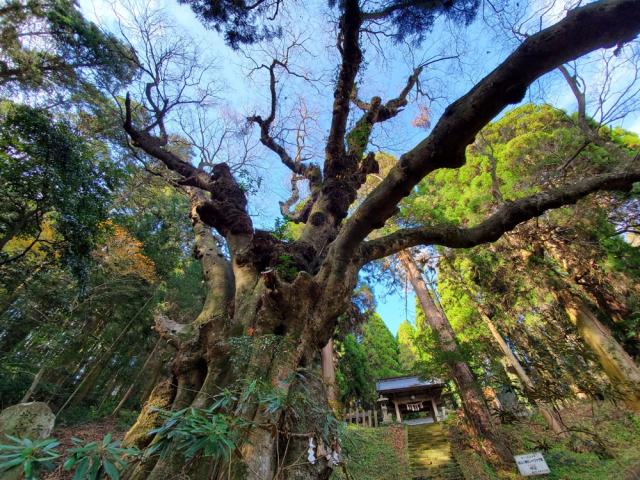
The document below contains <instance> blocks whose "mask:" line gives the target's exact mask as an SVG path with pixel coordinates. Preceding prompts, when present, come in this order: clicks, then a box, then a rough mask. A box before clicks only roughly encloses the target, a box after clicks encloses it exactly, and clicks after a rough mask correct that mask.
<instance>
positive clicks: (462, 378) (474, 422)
mask: <svg viewBox="0 0 640 480" xmlns="http://www.w3.org/2000/svg"><path fill="white" fill-rule="evenodd" d="M398 257H399V258H400V262H401V263H402V266H403V268H404V270H405V272H406V273H407V277H408V278H409V281H410V282H411V286H412V287H413V290H414V291H415V293H416V296H417V297H418V301H419V302H420V306H421V307H422V310H423V311H424V314H425V319H426V321H427V323H428V324H429V326H430V327H431V328H432V329H433V330H434V331H435V332H436V335H437V336H438V340H439V345H440V347H441V348H442V349H443V350H444V351H446V352H450V353H451V354H452V355H451V356H450V360H449V361H448V365H447V366H448V369H449V372H450V374H451V378H452V379H453V381H454V382H455V384H456V387H457V388H458V392H459V393H460V398H461V399H462V405H463V408H464V410H465V413H466V416H467V418H468V419H469V422H470V424H471V426H472V427H473V428H474V430H475V431H476V433H477V434H478V435H479V436H480V437H481V438H484V439H486V440H487V441H489V442H490V443H491V445H492V447H493V449H494V451H495V453H496V454H497V455H498V456H499V457H500V459H501V460H502V461H504V462H512V461H513V460H512V457H511V454H510V452H509V450H508V449H507V447H506V445H505V444H504V442H503V441H502V440H501V438H500V435H499V434H498V431H497V429H496V425H495V423H494V419H493V418H492V416H491V412H490V411H489V408H488V406H487V403H486V401H485V399H484V397H483V396H482V393H481V391H480V388H479V386H478V383H477V381H476V379H475V377H474V375H473V372H472V371H471V368H469V365H468V364H467V363H466V362H464V361H463V360H461V354H460V351H459V348H458V343H457V341H456V338H455V333H454V331H453V328H452V327H451V324H450V323H449V321H448V319H447V318H446V317H445V315H444V313H443V312H442V310H441V309H439V308H438V306H437V305H436V303H435V301H434V300H433V298H432V296H431V293H430V292H429V290H428V288H427V285H426V283H425V281H424V279H423V278H422V274H421V272H420V269H419V268H418V265H417V264H416V262H415V260H414V259H413V257H412V256H411V255H410V254H409V253H408V252H406V251H403V252H400V253H399V254H398Z"/></svg>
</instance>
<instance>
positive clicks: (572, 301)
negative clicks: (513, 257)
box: [553, 283, 640, 411]
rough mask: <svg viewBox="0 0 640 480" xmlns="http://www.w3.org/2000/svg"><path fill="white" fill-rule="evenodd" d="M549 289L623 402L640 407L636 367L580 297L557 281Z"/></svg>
mask: <svg viewBox="0 0 640 480" xmlns="http://www.w3.org/2000/svg"><path fill="white" fill-rule="evenodd" d="M553 293H554V295H555V296H556V298H557V299H558V301H559V302H560V303H561V305H562V306H563V307H564V309H565V311H566V312H567V316H568V317H569V319H570V320H571V323H573V325H574V326H575V327H576V330H577V331H578V334H579V335H580V337H581V338H582V340H583V341H584V342H585V343H586V344H587V345H588V346H589V348H590V349H591V351H592V352H593V353H594V354H595V356H596V358H597V359H598V362H599V363H600V366H601V367H602V369H603V370H604V372H605V373H606V374H607V376H608V377H609V380H610V381H611V383H612V384H613V386H614V387H615V388H616V389H617V391H618V392H619V394H620V396H621V398H622V399H623V400H624V402H625V404H626V405H627V406H628V407H629V408H631V409H633V410H635V411H640V368H638V366H637V365H636V364H635V362H634V361H633V359H632V358H631V356H630V355H629V354H628V353H627V352H626V351H625V350H624V348H622V346H621V345H620V343H618V341H617V340H616V339H615V337H614V336H613V334H612V333H611V331H610V330H609V329H608V328H607V327H606V326H605V325H603V324H602V322H600V320H598V317H597V316H596V315H595V314H594V313H593V312H592V311H591V309H590V308H589V306H588V305H587V303H586V302H585V301H584V300H582V299H581V298H580V297H579V296H578V295H576V294H574V293H573V292H571V291H570V290H569V289H568V288H567V286H566V285H564V286H563V285H560V284H558V283H556V284H555V288H553Z"/></svg>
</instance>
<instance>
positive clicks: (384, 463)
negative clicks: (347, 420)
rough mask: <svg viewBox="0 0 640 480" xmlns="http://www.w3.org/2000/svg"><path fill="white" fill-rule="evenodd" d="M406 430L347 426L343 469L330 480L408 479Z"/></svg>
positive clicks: (343, 444)
mask: <svg viewBox="0 0 640 480" xmlns="http://www.w3.org/2000/svg"><path fill="white" fill-rule="evenodd" d="M406 435H407V433H406V429H404V428H402V427H380V428H364V427H357V426H349V428H348V429H347V430H346V433H345V436H344V439H343V441H342V448H343V453H344V455H345V465H344V467H345V470H346V472H347V473H346V474H345V472H344V471H339V470H336V471H335V472H334V475H333V476H332V477H331V478H332V479H333V480H343V479H345V480H346V479H357V480H386V479H390V478H392V479H408V478H411V475H410V472H409V460H408V456H407V440H406Z"/></svg>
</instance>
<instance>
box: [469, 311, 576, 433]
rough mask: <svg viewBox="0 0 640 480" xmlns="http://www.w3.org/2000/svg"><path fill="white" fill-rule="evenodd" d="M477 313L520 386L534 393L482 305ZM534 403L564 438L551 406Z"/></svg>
mask: <svg viewBox="0 0 640 480" xmlns="http://www.w3.org/2000/svg"><path fill="white" fill-rule="evenodd" d="M478 311H479V313H480V316H481V317H482V319H483V320H484V323H485V325H486V326H487V328H488V329H489V332H491V336H492V337H493V339H494V340H495V342H496V343H497V344H498V346H499V347H500V350H501V351H502V353H503V354H504V356H505V358H506V360H507V362H508V363H509V365H510V366H511V367H512V368H513V369H514V370H515V372H516V375H517V377H518V379H519V380H520V383H522V386H523V387H524V389H525V391H528V392H535V390H536V387H535V384H534V383H533V380H531V377H529V375H528V374H527V372H526V371H525V370H524V368H523V367H522V364H521V363H520V361H519V360H518V358H517V357H516V356H515V355H514V353H513V351H512V350H511V348H509V345H507V342H505V341H504V338H503V337H502V335H501V334H500V332H499V331H498V328H497V327H496V325H495V323H493V320H492V319H491V317H490V316H489V315H488V314H487V313H486V312H485V310H484V307H483V306H482V305H478ZM536 403H538V410H539V411H540V414H541V415H542V416H543V417H544V419H545V421H546V422H547V425H548V426H549V428H550V429H551V431H552V432H553V433H555V434H556V435H560V436H564V435H565V434H566V429H565V428H564V427H563V426H562V420H561V419H560V416H559V415H558V413H557V412H556V411H555V409H554V408H553V406H552V405H548V404H546V403H545V402H536Z"/></svg>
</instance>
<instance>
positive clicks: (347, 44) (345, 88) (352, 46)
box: [324, 0, 362, 177]
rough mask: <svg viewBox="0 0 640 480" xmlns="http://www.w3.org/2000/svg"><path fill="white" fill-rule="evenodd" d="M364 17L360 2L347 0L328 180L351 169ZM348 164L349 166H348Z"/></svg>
mask: <svg viewBox="0 0 640 480" xmlns="http://www.w3.org/2000/svg"><path fill="white" fill-rule="evenodd" d="M361 25H362V17H361V12H360V6H359V5H358V1H357V0H345V3H344V13H343V14H342V17H341V19H340V39H339V44H338V48H339V49H340V53H341V54H342V63H341V65H340V72H339V74H338V82H337V84H336V88H335V91H334V94H333V95H334V100H333V113H332V116H331V127H330V128H329V137H328V139H327V145H326V149H325V164H324V172H325V175H326V176H327V177H335V176H336V175H339V174H340V173H342V172H343V170H344V169H345V168H349V166H350V165H349V164H348V163H349V162H348V159H347V158H346V156H345V155H344V138H345V134H346V131H347V130H346V129H347V119H348V118H349V103H350V101H351V92H352V91H353V87H354V85H355V81H356V75H357V74H358V71H359V69H360V62H361V61H362V51H361V50H360V26H361ZM345 162H346V163H347V164H345Z"/></svg>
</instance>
